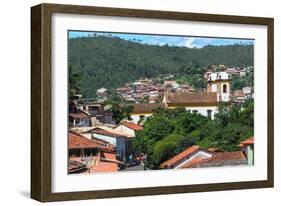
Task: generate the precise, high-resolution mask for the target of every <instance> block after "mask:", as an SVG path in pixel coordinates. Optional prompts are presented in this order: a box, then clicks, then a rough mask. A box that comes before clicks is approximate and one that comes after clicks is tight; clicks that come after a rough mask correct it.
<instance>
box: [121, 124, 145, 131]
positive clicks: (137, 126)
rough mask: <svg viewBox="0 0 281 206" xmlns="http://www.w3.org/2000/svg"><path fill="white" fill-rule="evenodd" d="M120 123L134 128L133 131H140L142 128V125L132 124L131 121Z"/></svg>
mask: <svg viewBox="0 0 281 206" xmlns="http://www.w3.org/2000/svg"><path fill="white" fill-rule="evenodd" d="M120 124H121V125H124V126H125V127H128V128H130V129H132V130H135V131H140V130H143V127H142V126H140V125H138V124H134V123H132V122H122V123H120Z"/></svg>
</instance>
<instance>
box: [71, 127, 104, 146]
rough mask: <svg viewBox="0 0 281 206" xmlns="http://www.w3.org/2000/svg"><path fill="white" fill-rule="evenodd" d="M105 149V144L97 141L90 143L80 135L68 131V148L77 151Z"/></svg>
mask: <svg viewBox="0 0 281 206" xmlns="http://www.w3.org/2000/svg"><path fill="white" fill-rule="evenodd" d="M100 147H106V144H104V143H102V142H99V141H92V140H90V139H88V138H86V137H84V136H82V135H81V134H78V133H75V132H73V131H69V134H68V148H69V149H78V148H100Z"/></svg>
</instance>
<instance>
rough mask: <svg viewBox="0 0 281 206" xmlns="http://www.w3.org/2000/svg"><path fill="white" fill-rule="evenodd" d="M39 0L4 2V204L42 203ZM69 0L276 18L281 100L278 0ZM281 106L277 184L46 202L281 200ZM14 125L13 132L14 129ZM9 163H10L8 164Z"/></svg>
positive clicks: (233, 205)
mask: <svg viewBox="0 0 281 206" xmlns="http://www.w3.org/2000/svg"><path fill="white" fill-rule="evenodd" d="M41 2H42V1H39V0H29V1H20V0H18V1H16V0H9V1H2V2H1V12H0V15H1V20H0V21H1V33H0V45H1V49H0V52H1V67H0V68H1V81H0V86H1V101H0V104H1V105H0V106H1V107H0V108H7V107H6V106H7V104H8V103H9V108H11V109H4V110H1V117H2V118H1V120H0V121H1V124H0V125H1V140H2V141H1V150H0V151H1V157H2V158H1V170H0V182H1V187H0V190H1V193H0V194H1V198H0V202H1V205H21V206H34V205H40V204H39V203H38V202H36V201H33V200H31V199H29V184H30V170H29V167H30V159H29V154H30V140H29V137H30V92H29V91H30V12H29V11H30V6H32V5H35V4H38V3H41ZM45 2H60V3H69V4H85V5H97V6H115V7H131V8H143V9H162V10H178V11H190V12H208V13H221V14H233V15H250V16H269V17H274V18H275V68H276V69H275V88H276V89H275V91H276V92H275V105H280V104H281V101H280V100H281V98H280V97H281V96H280V95H281V93H280V92H279V89H278V88H280V86H281V85H280V82H281V73H280V69H279V68H280V67H281V64H280V60H281V47H280V42H281V41H280V38H281V24H280V23H281V13H280V5H278V3H279V1H276V0H267V1H264V0H263V1H260V0H212V1H210V0H166V1H163V0H154V1H152V0H142V1H139V0H119V1H116V0H107V1H104V0H83V1H82V0H80V1H77V0H61V1H59V0H57V1H48V0H45ZM280 116H281V115H280V106H278V107H276V108H275V122H276V123H275V137H276V138H275V145H276V146H275V163H276V164H275V182H276V183H275V185H276V187H275V188H274V189H272V188H269V189H255V190H237V191H224V192H206V193H194V194H177V195H163V196H153V197H135V198H118V199H106V200H87V201H80V202H75V201H73V202H65V203H63V202H57V203H48V204H45V205H52V206H57V205H64V206H70V205H80V206H86V205H87V206H88V205H97V206H98V205H103V206H109V205H110V206H111V205H123V206H125V205H134V206H138V205H161V206H165V205H175V204H176V203H178V204H179V205H182V204H184V205H187V204H188V205H198V206H199V205H216V206H221V205H228V206H237V205H241V202H243V204H244V205H280V195H281V172H280V169H281V164H280V162H281V140H280V137H281V133H280V129H281V127H280V126H279V125H280ZM11 131H12V132H11ZM3 168H5V169H3ZM278 202H279V203H278Z"/></svg>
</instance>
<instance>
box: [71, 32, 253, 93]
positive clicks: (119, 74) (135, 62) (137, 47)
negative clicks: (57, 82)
mask: <svg viewBox="0 0 281 206" xmlns="http://www.w3.org/2000/svg"><path fill="white" fill-rule="evenodd" d="M68 46H69V53H68V58H69V67H71V69H70V78H72V77H73V75H74V77H76V76H80V77H79V78H77V79H79V81H70V87H72V88H73V87H75V86H76V87H79V88H80V92H81V93H82V94H84V95H85V96H86V97H92V96H95V92H96V90H97V89H98V88H100V87H105V88H107V89H109V90H111V89H115V88H116V87H118V86H122V85H124V84H125V83H127V82H131V81H134V80H136V79H138V78H140V77H155V76H158V75H160V74H168V73H184V72H186V70H187V68H192V72H191V74H190V75H198V74H202V73H204V72H205V69H203V68H205V67H207V66H208V65H211V64H225V65H226V66H249V65H253V46H252V45H233V46H206V47H204V48H202V49H198V48H186V47H172V46H168V45H167V46H152V45H145V44H141V43H135V42H131V41H126V40H122V39H119V38H114V37H113V38H111V37H105V36H97V37H81V38H73V39H69V44H68ZM73 82H75V84H76V85H73Z"/></svg>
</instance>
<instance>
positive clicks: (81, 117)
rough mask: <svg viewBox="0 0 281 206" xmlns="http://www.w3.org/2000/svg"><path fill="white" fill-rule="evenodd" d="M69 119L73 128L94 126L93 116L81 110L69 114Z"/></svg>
mask: <svg viewBox="0 0 281 206" xmlns="http://www.w3.org/2000/svg"><path fill="white" fill-rule="evenodd" d="M68 118H69V120H68V121H69V125H70V126H71V127H89V126H91V125H92V124H91V116H90V115H89V114H87V113H86V112H83V111H80V110H79V111H77V112H75V113H69V114H68Z"/></svg>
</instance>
